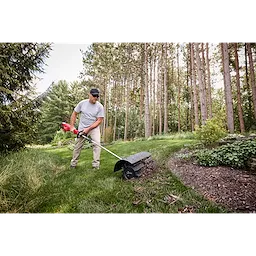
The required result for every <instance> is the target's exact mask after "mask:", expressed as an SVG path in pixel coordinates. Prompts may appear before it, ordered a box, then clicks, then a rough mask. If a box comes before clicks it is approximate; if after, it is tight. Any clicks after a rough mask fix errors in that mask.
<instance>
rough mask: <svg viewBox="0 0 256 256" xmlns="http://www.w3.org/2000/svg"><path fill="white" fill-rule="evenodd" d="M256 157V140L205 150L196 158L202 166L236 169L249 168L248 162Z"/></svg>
mask: <svg viewBox="0 0 256 256" xmlns="http://www.w3.org/2000/svg"><path fill="white" fill-rule="evenodd" d="M255 156H256V140H245V141H237V142H234V143H232V144H227V145H223V146H221V147H219V148H216V149H213V150H203V151H200V152H198V153H197V155H196V158H197V161H198V163H199V164H200V165H204V166H218V165H225V166H231V167H234V168H247V166H248V161H249V160H250V159H251V158H252V157H255Z"/></svg>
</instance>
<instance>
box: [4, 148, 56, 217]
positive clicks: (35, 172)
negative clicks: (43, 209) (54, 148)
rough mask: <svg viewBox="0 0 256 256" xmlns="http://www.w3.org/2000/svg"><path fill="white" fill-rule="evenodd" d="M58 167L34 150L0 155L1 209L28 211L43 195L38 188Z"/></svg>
mask: <svg viewBox="0 0 256 256" xmlns="http://www.w3.org/2000/svg"><path fill="white" fill-rule="evenodd" d="M60 171H61V167H60V166H58V164H57V163H56V162H55V161H53V158H52V157H50V156H49V154H46V153H44V152H41V151H40V150H37V149H29V150H23V151H20V152H18V153H12V154H9V155H7V156H0V212H16V213H18V212H31V211H33V210H34V209H35V208H37V207H38V205H40V203H41V202H42V201H44V200H45V198H41V197H40V195H39V192H40V189H41V188H42V187H43V186H44V185H45V184H46V183H47V182H48V181H49V180H51V178H52V177H53V176H54V175H55V174H56V173H58V172H60Z"/></svg>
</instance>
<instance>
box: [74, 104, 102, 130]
mask: <svg viewBox="0 0 256 256" xmlns="http://www.w3.org/2000/svg"><path fill="white" fill-rule="evenodd" d="M74 111H75V112H77V113H81V115H80V120H79V126H78V130H79V131H81V130H83V129H84V128H86V127H89V126H90V125H92V124H93V123H94V122H95V121H96V120H97V118H98V117H104V108H103V105H102V104H101V103H100V102H98V101H96V103H95V104H92V103H90V101H89V100H88V99H87V100H82V101H80V102H79V103H78V104H77V106H76V107H75V109H74Z"/></svg>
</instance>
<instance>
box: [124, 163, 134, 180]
mask: <svg viewBox="0 0 256 256" xmlns="http://www.w3.org/2000/svg"><path fill="white" fill-rule="evenodd" d="M123 177H124V179H126V180H129V179H132V178H134V177H135V172H134V170H133V168H132V167H131V166H125V167H124V168H123Z"/></svg>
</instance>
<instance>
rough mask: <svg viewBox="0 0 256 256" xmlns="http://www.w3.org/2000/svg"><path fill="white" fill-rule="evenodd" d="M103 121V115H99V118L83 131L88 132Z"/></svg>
mask: <svg viewBox="0 0 256 256" xmlns="http://www.w3.org/2000/svg"><path fill="white" fill-rule="evenodd" d="M102 121H103V117H98V118H97V120H96V121H95V122H94V123H93V124H92V125H90V126H89V127H87V128H84V130H83V132H84V133H85V134H88V132H89V131H91V130H92V129H94V128H96V127H98V126H99V125H100V124H101V123H102Z"/></svg>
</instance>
